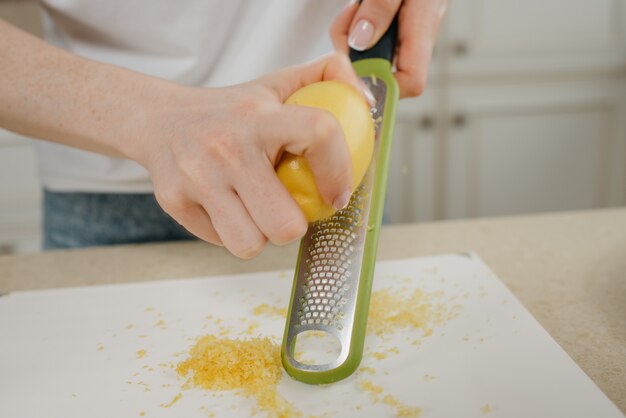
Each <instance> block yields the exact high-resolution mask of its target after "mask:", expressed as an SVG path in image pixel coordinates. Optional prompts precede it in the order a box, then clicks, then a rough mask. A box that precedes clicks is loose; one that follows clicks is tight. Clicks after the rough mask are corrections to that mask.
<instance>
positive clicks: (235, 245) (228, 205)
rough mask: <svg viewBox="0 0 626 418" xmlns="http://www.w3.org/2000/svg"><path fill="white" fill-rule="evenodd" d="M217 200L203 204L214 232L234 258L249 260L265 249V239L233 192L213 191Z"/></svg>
mask: <svg viewBox="0 0 626 418" xmlns="http://www.w3.org/2000/svg"><path fill="white" fill-rule="evenodd" d="M212 194H213V195H215V196H219V199H211V200H210V201H207V202H203V203H202V206H203V207H204V209H205V210H206V211H207V213H208V214H209V216H210V217H211V220H212V221H213V226H214V227H215V231H217V233H218V235H219V237H220V239H221V240H222V242H223V243H224V246H225V247H226V248H227V249H228V251H230V252H231V253H233V254H234V255H235V256H237V257H239V258H243V259H250V258H252V257H254V256H255V255H257V254H259V253H260V252H261V251H262V250H263V248H264V247H265V243H266V242H267V239H266V238H265V236H264V235H263V233H262V232H261V231H260V230H259V228H258V227H257V226H256V224H255V223H254V221H253V220H252V218H251V217H250V214H249V213H248V211H247V209H246V208H245V207H244V206H243V203H242V202H241V199H239V196H238V195H237V194H236V193H235V192H234V191H233V190H222V191H219V192H217V191H214V193H212Z"/></svg>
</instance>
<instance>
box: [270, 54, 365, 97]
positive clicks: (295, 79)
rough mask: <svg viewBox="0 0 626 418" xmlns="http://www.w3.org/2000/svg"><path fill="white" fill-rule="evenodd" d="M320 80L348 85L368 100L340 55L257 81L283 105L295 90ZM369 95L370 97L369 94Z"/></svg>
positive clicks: (326, 57)
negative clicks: (273, 93) (268, 89)
mask: <svg viewBox="0 0 626 418" xmlns="http://www.w3.org/2000/svg"><path fill="white" fill-rule="evenodd" d="M322 80H335V81H341V82H343V83H346V84H349V85H351V86H352V87H354V88H355V89H357V91H360V92H362V94H363V96H364V97H365V98H366V99H368V91H366V90H364V85H363V83H362V82H361V81H360V80H359V78H358V77H357V75H356V73H355V72H354V69H353V68H352V64H351V63H350V59H349V58H348V57H347V56H346V55H344V54H340V53H333V54H329V55H326V56H324V57H322V58H320V59H317V60H315V61H312V62H310V63H307V64H304V65H297V66H293V67H289V68H285V69H283V70H280V71H278V72H276V73H273V74H271V75H269V76H266V77H263V78H261V79H259V80H258V81H259V82H261V83H262V84H264V85H265V86H267V87H269V88H271V89H272V90H273V91H275V92H276V94H277V97H278V100H279V101H280V102H281V103H283V102H284V101H285V100H287V98H288V97H289V96H291V95H292V94H293V93H294V92H295V91H296V90H298V89H300V88H302V87H304V86H307V85H309V84H312V83H315V82H317V81H322ZM369 95H370V96H371V93H369ZM368 100H369V99H368Z"/></svg>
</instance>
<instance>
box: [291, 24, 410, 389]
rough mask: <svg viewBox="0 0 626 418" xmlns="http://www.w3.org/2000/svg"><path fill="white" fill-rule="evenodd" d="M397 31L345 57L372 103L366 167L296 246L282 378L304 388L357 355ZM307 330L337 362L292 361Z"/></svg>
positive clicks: (353, 363)
mask: <svg viewBox="0 0 626 418" xmlns="http://www.w3.org/2000/svg"><path fill="white" fill-rule="evenodd" d="M397 25H398V23H397V17H396V19H394V21H393V23H392V24H391V26H390V27H389V29H388V30H387V32H386V33H385V35H383V37H382V38H381V39H380V41H379V42H378V43H377V44H376V45H374V46H373V47H372V48H371V49H369V50H367V51H362V52H359V51H355V50H351V51H350V59H351V60H352V65H353V67H354V69H355V71H356V73H357V75H358V76H359V77H361V79H362V80H363V81H364V82H365V84H366V85H367V86H368V87H369V88H370V90H371V91H372V93H373V95H374V97H375V98H376V104H375V107H373V108H372V117H373V119H374V123H375V132H376V136H375V147H374V154H373V157H372V162H371V163H370V166H369V168H368V170H367V172H366V174H365V177H364V178H363V181H362V182H361V184H360V185H359V186H358V187H357V189H356V191H355V192H354V193H353V195H352V198H351V199H350V203H349V204H348V206H347V207H346V208H345V209H343V210H340V211H338V212H337V213H335V214H334V215H333V216H331V217H330V218H328V219H324V220H321V221H318V222H315V223H313V224H311V225H309V229H308V231H307V233H306V235H305V236H304V238H303V239H302V241H301V243H300V253H299V256H298V263H297V265H296V272H295V277H294V284H293V289H292V293H291V302H290V305H289V313H288V314H287V321H286V324H285V334H284V337H283V344H282V352H281V357H282V363H283V366H284V367H285V370H286V371H287V373H289V374H290V375H291V376H292V377H294V378H295V379H297V380H300V381H302V382H305V383H314V384H322V383H331V382H336V381H338V380H341V379H344V378H346V377H347V376H349V375H350V374H352V373H353V372H354V371H355V370H356V368H357V367H358V365H359V363H360V362H361V358H362V355H363V343H364V340H365V331H366V327H367V313H368V309H369V302H370V293H371V288H372V279H373V275H374V267H375V262H376V250H377V247H378V235H379V231H380V224H381V221H382V215H383V208H384V198H385V190H386V185H387V183H386V182H387V172H388V166H389V157H390V154H391V142H392V139H393V138H392V137H393V127H394V124H395V114H396V106H397V103H398V95H399V93H398V85H397V83H396V80H395V78H394V76H393V74H392V71H391V62H392V59H393V53H394V50H395V45H396V39H397V31H398V29H397V27H398V26H397ZM306 331H322V332H325V333H328V334H330V335H332V336H334V337H335V338H336V339H337V340H338V341H339V343H340V344H341V347H340V353H339V355H338V357H337V358H336V359H334V360H332V361H330V362H328V363H325V364H309V362H303V361H302V362H301V361H298V360H297V359H296V355H295V353H296V345H297V338H298V335H303V333H305V332H306Z"/></svg>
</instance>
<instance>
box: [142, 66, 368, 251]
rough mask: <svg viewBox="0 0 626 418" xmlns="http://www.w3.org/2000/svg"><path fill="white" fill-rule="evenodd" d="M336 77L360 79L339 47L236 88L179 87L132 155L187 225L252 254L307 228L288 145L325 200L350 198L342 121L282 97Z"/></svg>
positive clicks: (148, 120)
mask: <svg viewBox="0 0 626 418" xmlns="http://www.w3.org/2000/svg"><path fill="white" fill-rule="evenodd" d="M331 79H332V80H339V81H343V82H346V83H349V84H351V85H353V86H354V87H355V88H357V89H358V88H360V82H359V80H358V78H357V77H356V75H355V74H354V72H353V70H352V66H351V64H350V62H349V60H348V59H347V58H346V57H345V56H344V55H342V54H333V55H331V56H328V57H325V58H322V59H320V60H317V61H314V62H312V63H309V64H306V65H302V66H298V67H292V68H288V69H284V70H282V71H279V72H277V73H274V74H271V75H268V76H265V77H263V78H260V79H257V80H255V81H252V82H249V83H245V84H241V85H237V86H233V87H227V88H219V89H210V88H186V87H182V88H181V87H180V86H175V87H174V89H173V91H172V92H171V93H170V95H169V100H168V104H167V106H165V107H162V106H161V107H158V106H157V107H156V108H155V109H154V110H153V111H149V112H148V114H147V116H146V117H145V121H144V122H142V123H144V127H145V129H144V130H141V129H140V130H138V132H143V133H145V134H141V137H142V139H140V140H139V141H138V142H137V144H135V145H133V147H132V149H133V151H132V152H131V153H130V154H131V155H130V157H131V158H133V159H135V160H137V161H138V162H140V163H141V164H142V165H144V166H145V167H146V168H147V169H148V171H149V172H150V174H151V177H152V181H153V185H154V190H155V194H156V197H157V200H158V202H159V204H160V205H161V206H162V207H163V209H164V210H165V211H166V212H167V213H168V214H170V215H171V216H172V217H173V218H174V219H176V220H177V221H178V222H179V223H180V224H181V225H183V226H184V227H185V228H186V229H187V230H189V231H190V232H191V233H193V234H194V235H196V236H198V237H200V238H202V239H203V240H205V241H208V242H211V243H214V244H217V245H224V246H225V247H226V248H227V249H228V250H229V251H231V252H232V253H233V254H235V255H236V256H238V257H241V258H251V257H253V256H255V255H256V254H258V253H259V252H260V251H261V250H262V249H263V247H264V246H265V243H266V242H267V241H268V240H269V241H271V242H272V243H275V244H279V245H280V244H285V243H288V242H291V241H293V240H295V239H298V238H299V237H301V236H302V235H304V233H305V232H306V229H307V222H306V220H305V218H304V215H303V214H302V212H301V210H300V208H299V207H298V205H297V204H296V202H295V201H294V200H293V198H292V197H291V196H290V195H289V193H288V192H287V190H286V189H285V188H284V187H283V185H282V183H281V182H280V180H279V179H278V178H277V176H276V173H275V171H274V167H275V165H276V164H277V162H278V160H279V159H280V156H281V154H282V153H283V152H284V151H288V152H290V153H292V154H297V155H303V156H304V157H305V158H306V159H307V161H308V163H309V165H310V166H311V169H312V171H313V173H314V175H315V178H316V183H317V185H318V188H319V190H320V193H321V195H322V197H323V198H324V199H325V201H326V202H327V203H329V204H331V205H333V206H335V207H336V208H343V207H344V206H345V205H346V204H347V203H348V200H349V198H350V195H351V191H352V186H353V185H352V174H351V173H352V170H351V160H350V156H349V151H348V147H347V145H346V143H345V141H344V139H343V133H342V131H341V127H340V126H339V123H338V122H337V120H336V119H335V118H334V117H333V116H332V115H331V114H330V113H327V112H326V111H323V110H319V109H313V108H308V107H299V106H290V105H284V104H283V102H284V101H285V100H286V99H287V97H288V96H289V95H291V93H293V92H294V91H295V90H297V89H299V88H300V87H303V86H305V85H307V84H310V83H313V82H316V81H320V80H331Z"/></svg>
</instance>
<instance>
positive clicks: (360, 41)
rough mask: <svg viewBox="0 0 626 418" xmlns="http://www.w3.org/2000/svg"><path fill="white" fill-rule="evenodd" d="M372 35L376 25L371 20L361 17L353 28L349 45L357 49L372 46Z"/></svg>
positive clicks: (361, 49)
mask: <svg viewBox="0 0 626 418" xmlns="http://www.w3.org/2000/svg"><path fill="white" fill-rule="evenodd" d="M372 36H374V26H373V25H372V24H371V23H370V22H369V21H367V20H365V19H361V20H359V21H358V22H357V24H356V25H354V28H352V31H351V32H350V36H349V37H348V45H349V46H350V48H352V49H356V50H357V51H364V50H366V49H367V47H368V46H370V42H371V41H372Z"/></svg>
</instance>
